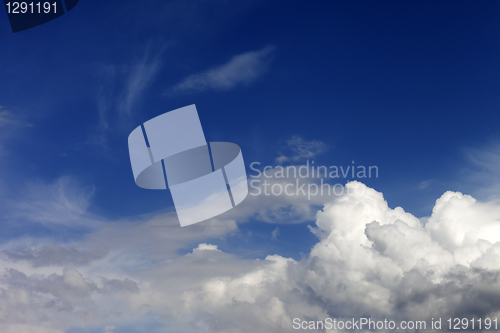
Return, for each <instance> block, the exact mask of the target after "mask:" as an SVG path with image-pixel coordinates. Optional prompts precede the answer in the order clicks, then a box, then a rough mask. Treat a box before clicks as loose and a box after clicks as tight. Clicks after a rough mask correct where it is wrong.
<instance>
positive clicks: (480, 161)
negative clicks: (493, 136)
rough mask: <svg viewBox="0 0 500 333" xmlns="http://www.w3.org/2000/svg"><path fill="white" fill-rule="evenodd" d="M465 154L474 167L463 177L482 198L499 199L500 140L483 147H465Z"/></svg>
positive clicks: (462, 179)
mask: <svg viewBox="0 0 500 333" xmlns="http://www.w3.org/2000/svg"><path fill="white" fill-rule="evenodd" d="M465 156H466V157H467V159H468V161H469V162H470V163H471V164H472V166H473V168H468V169H467V170H466V171H465V172H464V174H463V175H462V177H461V183H463V181H464V180H466V182H467V183H468V185H470V187H471V189H472V190H473V191H474V192H475V193H476V194H477V195H478V196H480V197H481V198H486V199H488V200H498V199H500V196H499V195H498V193H500V168H499V167H498V166H499V165H500V142H497V141H494V142H490V143H489V144H487V145H485V146H484V147H482V148H468V149H465Z"/></svg>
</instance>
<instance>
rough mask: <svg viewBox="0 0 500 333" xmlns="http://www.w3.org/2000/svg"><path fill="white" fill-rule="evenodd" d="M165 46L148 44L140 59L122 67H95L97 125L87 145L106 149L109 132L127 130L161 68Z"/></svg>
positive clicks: (163, 44)
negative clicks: (95, 145)
mask: <svg viewBox="0 0 500 333" xmlns="http://www.w3.org/2000/svg"><path fill="white" fill-rule="evenodd" d="M166 47H167V44H165V43H149V44H148V45H147V46H146V47H145V50H144V51H143V54H142V56H141V57H140V58H139V60H135V61H131V62H129V63H128V64H125V65H118V64H99V65H96V66H95V68H94V71H95V73H96V78H97V81H98V84H97V95H96V101H97V111H98V123H97V126H96V129H95V131H94V133H92V135H91V136H90V138H89V139H88V141H87V143H91V144H98V145H101V146H106V144H107V139H108V135H109V132H110V131H113V130H115V131H116V130H117V129H118V130H120V129H121V128H125V127H127V126H126V125H127V124H128V122H129V121H130V120H131V119H132V118H133V116H134V110H135V108H136V107H137V105H138V103H140V101H141V99H142V98H143V96H144V94H145V93H146V92H147V88H148V87H149V86H150V85H151V83H152V82H153V81H154V79H155V77H156V76H157V74H158V73H159V72H160V70H161V68H162V64H163V62H162V56H163V53H164V51H165V49H166ZM110 124H113V128H112V127H111V126H110Z"/></svg>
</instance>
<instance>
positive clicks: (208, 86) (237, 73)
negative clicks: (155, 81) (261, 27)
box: [167, 46, 275, 94]
mask: <svg viewBox="0 0 500 333" xmlns="http://www.w3.org/2000/svg"><path fill="white" fill-rule="evenodd" d="M274 49H275V48H274V46H267V47H265V48H263V49H260V50H257V51H250V52H246V53H242V54H239V55H237V56H234V57H233V58H231V59H230V60H229V61H228V62H227V63H225V64H223V65H220V66H217V67H214V68H210V69H208V70H206V71H204V72H202V73H199V74H193V75H190V76H188V77H187V78H185V79H184V80H182V81H181V82H179V83H177V84H176V85H175V86H174V87H173V88H171V89H170V90H169V91H168V92H167V94H168V93H175V92H197V91H210V90H212V91H224V90H230V89H233V88H236V87H238V86H242V85H248V84H251V83H252V82H254V81H255V80H256V79H257V78H258V77H260V76H261V75H262V74H264V73H265V72H266V70H267V69H268V65H269V62H270V60H271V55H272V54H273V52H274Z"/></svg>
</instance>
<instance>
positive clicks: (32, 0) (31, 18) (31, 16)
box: [4, 0, 79, 33]
mask: <svg viewBox="0 0 500 333" xmlns="http://www.w3.org/2000/svg"><path fill="white" fill-rule="evenodd" d="M62 1H64V4H65V5H66V11H70V10H71V9H73V8H74V7H75V6H76V5H77V4H78V2H79V0H26V1H12V0H4V5H5V10H6V11H7V15H8V17H9V21H10V26H11V28H12V32H14V33H15V32H19V31H23V30H26V29H30V28H33V27H36V26H38V25H40V24H44V23H47V22H49V21H52V20H53V19H55V18H58V17H59V16H61V15H64V7H63V3H62Z"/></svg>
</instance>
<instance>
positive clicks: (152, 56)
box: [122, 45, 165, 115]
mask: <svg viewBox="0 0 500 333" xmlns="http://www.w3.org/2000/svg"><path fill="white" fill-rule="evenodd" d="M164 50H165V46H162V47H160V49H159V50H157V51H153V50H152V47H151V45H148V46H147V47H146V50H145V51H144V56H143V58H142V60H141V61H139V63H137V64H136V65H134V66H133V67H132V70H131V73H130V76H129V77H128V80H127V84H126V93H125V98H124V100H123V102H122V108H123V112H124V113H125V114H126V115H130V114H131V112H132V109H133V107H134V105H135V103H136V102H137V100H138V99H139V98H140V96H141V94H142V93H143V91H144V90H145V89H146V88H147V87H148V85H149V84H150V83H151V81H152V80H153V78H154V77H155V75H156V74H157V73H158V71H159V70H160V68H161V64H162V63H161V56H162V54H163V52H164Z"/></svg>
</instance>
